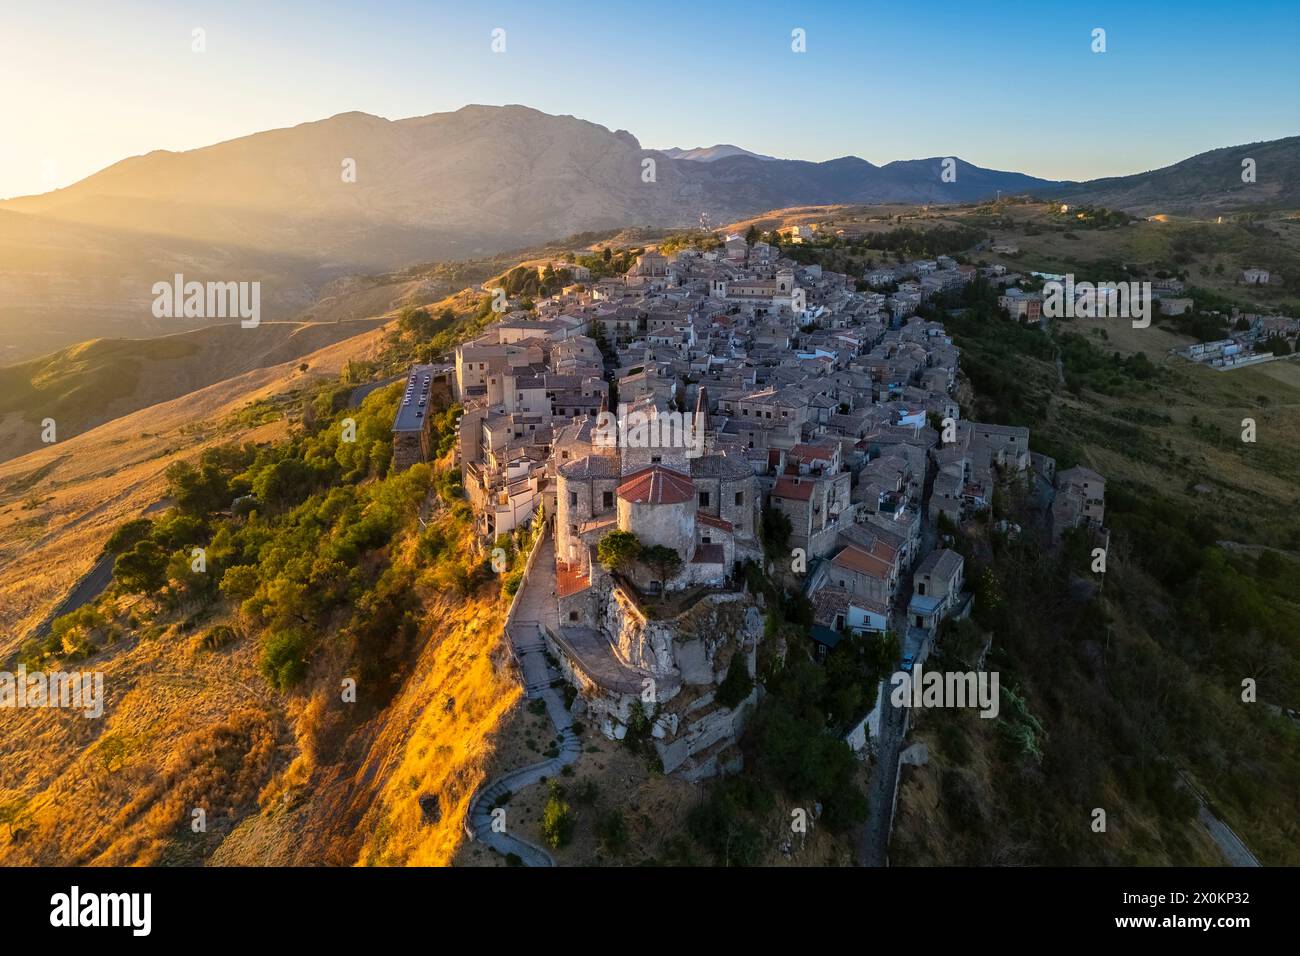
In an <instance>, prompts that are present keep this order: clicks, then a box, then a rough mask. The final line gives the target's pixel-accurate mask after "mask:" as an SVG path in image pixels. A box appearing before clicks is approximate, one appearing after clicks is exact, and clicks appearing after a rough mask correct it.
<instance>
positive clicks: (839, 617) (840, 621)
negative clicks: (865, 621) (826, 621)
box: [835, 614, 844, 631]
mask: <svg viewBox="0 0 1300 956" xmlns="http://www.w3.org/2000/svg"><path fill="white" fill-rule="evenodd" d="M835 630H837V631H842V630H844V615H843V614H836V615H835Z"/></svg>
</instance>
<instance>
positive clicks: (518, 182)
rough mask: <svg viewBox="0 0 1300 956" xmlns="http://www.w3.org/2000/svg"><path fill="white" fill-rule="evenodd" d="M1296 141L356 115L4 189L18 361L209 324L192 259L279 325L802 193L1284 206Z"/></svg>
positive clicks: (9, 343) (2, 307)
mask: <svg viewBox="0 0 1300 956" xmlns="http://www.w3.org/2000/svg"><path fill="white" fill-rule="evenodd" d="M1294 144H1295V140H1294V139H1292V140H1283V141H1280V142H1279V143H1272V144H1267V143H1266V144H1257V146H1255V147H1250V149H1251V150H1253V151H1254V152H1257V153H1258V154H1259V156H1258V159H1259V175H1260V183H1259V184H1258V187H1257V188H1253V189H1243V188H1241V184H1240V179H1239V169H1238V171H1237V174H1236V178H1235V179H1234V176H1231V175H1229V173H1232V170H1233V168H1234V163H1236V162H1237V159H1236V156H1237V154H1238V153H1239V152H1240V150H1239V149H1238V150H1219V151H1216V152H1215V153H1209V154H1205V156H1204V157H1195V158H1194V159H1192V160H1188V161H1187V162H1186V163H1183V164H1179V165H1178V166H1175V167H1170V169H1169V170H1162V171H1158V172H1156V173H1146V174H1141V175H1140V176H1137V177H1122V178H1119V179H1115V180H1098V181H1095V182H1093V183H1085V184H1075V183H1062V182H1053V181H1049V180H1043V179H1037V178H1035V177H1032V176H1026V175H1024V174H1022V173H1016V172H1004V171H999V170H991V169H984V168H981V167H979V166H975V165H973V164H970V163H967V162H965V161H964V160H960V159H955V171H956V177H955V179H953V181H951V182H948V181H946V178H945V177H944V176H943V175H942V173H943V167H944V159H943V158H942V157H932V158H929V159H917V160H907V161H898V162H892V163H888V164H886V165H884V166H876V165H873V164H872V163H869V162H867V161H866V160H863V159H859V158H857V157H853V156H846V157H843V158H840V159H833V160H829V161H826V162H820V163H813V162H805V161H801V160H786V159H772V158H768V157H761V156H758V155H756V154H753V153H751V152H749V151H747V150H742V149H740V148H739V147H735V146H732V145H729V144H724V145H719V146H712V147H706V148H697V149H693V150H669V151H661V150H650V149H645V148H643V147H642V146H641V144H640V143H639V142H638V141H637V139H636V137H634V136H633V135H632V134H631V133H629V132H627V131H626V130H616V131H611V130H609V129H606V128H605V127H603V126H599V125H597V124H595V123H589V122H586V121H584V120H580V119H577V118H575V117H572V116H551V115H548V114H545V113H541V112H538V111H537V110H534V109H529V108H527V107H523V106H502V107H496V106H467V107H465V108H463V109H460V110H457V111H455V112H452V113H436V114H433V115H430V116H421V117H414V118H411V119H403V120H396V121H393V120H387V119H383V118H381V117H378V116H371V115H368V114H365V113H343V114H340V115H338V116H334V117H331V118H330V119H326V120H320V121H318V122H313V123H304V124H302V125H300V126H295V127H292V128H288V129H277V130H270V131H267V132H263V133H256V134H254V135H251V136H244V137H241V138H239V139H234V140H230V141H228V142H223V143H218V144H216V145H213V146H208V147H205V148H202V149H195V150H190V151H187V152H181V153H174V152H167V151H156V152H152V153H148V154H146V155H144V156H137V157H133V158H131V159H126V160H123V161H122V162H120V163H116V164H114V165H113V166H110V167H109V168H107V169H105V170H103V171H101V172H99V173H96V174H95V175H93V176H90V177H88V178H86V179H84V180H82V181H80V182H78V183H75V184H73V185H72V186H69V187H67V188H65V189H60V190H57V191H55V192H52V193H46V194H44V195H41V196H27V197H21V198H18V199H12V200H8V201H5V202H0V262H3V263H4V264H5V265H4V269H3V270H0V342H3V343H5V348H4V350H0V362H4V361H6V360H8V361H13V360H15V359H19V358H22V357H25V356H29V355H33V354H40V353H42V352H48V351H51V350H53V349H55V348H59V347H61V346H64V345H67V344H70V343H71V342H74V341H80V340H83V339H86V338H89V337H92V336H96V335H107V336H116V337H133V336H136V335H140V334H150V335H157V334H161V333H162V332H164V331H167V332H171V331H179V330H181V329H185V328H193V327H199V326H202V325H203V324H205V323H204V320H201V319H200V320H192V319H191V320H182V319H175V320H173V319H165V320H159V319H155V318H154V317H153V316H152V314H151V312H150V302H151V298H152V297H151V295H150V289H151V287H152V285H153V283H155V282H158V281H160V280H169V279H170V278H171V277H172V275H173V274H175V273H177V272H180V273H183V274H184V275H185V277H186V278H187V279H191V280H198V281H211V280H216V281H231V280H241V281H242V280H249V281H252V280H257V281H260V282H261V283H262V290H261V291H262V308H263V318H264V320H266V321H273V320H280V319H292V318H294V317H295V316H296V315H298V314H300V313H301V311H302V310H303V309H304V308H306V307H307V306H309V305H310V304H311V303H312V302H313V301H314V299H315V298H316V296H317V295H318V293H319V292H320V290H321V288H322V287H323V286H325V285H326V284H328V283H329V282H331V281H332V280H334V279H337V278H338V277H339V276H341V275H347V274H367V273H375V272H383V271H387V270H391V269H394V268H397V267H401V266H403V265H407V264H411V263H417V262H431V261H436V260H450V259H467V258H471V257H476V256H480V255H484V254H490V253H494V252H498V251H502V250H505V249H518V248H521V247H523V246H528V245H534V244H537V243H540V242H544V241H546V240H551V239H556V238H560V237H564V236H569V235H574V234H576V233H580V232H588V231H597V230H613V229H619V228H623V227H627V226H650V227H675V226H688V225H694V224H695V223H696V222H697V221H698V219H699V216H700V214H701V213H707V214H708V215H709V217H710V219H711V221H713V222H731V221H736V220H739V219H743V218H747V217H750V216H753V215H756V214H759V213H762V212H765V211H767V210H770V209H777V208H786V207H790V206H797V205H821V204H832V203H855V204H862V203H881V202H889V203H923V202H966V201H976V200H982V199H986V198H992V197H993V196H996V195H997V194H998V193H999V191H1000V192H1002V193H1004V194H1005V193H1033V194H1039V195H1042V196H1044V197H1045V198H1051V197H1053V196H1057V195H1075V196H1078V197H1079V198H1081V199H1082V198H1094V197H1095V198H1097V199H1098V201H1105V202H1107V204H1109V205H1115V206H1125V205H1130V204H1133V203H1139V204H1144V205H1152V204H1159V203H1160V202H1161V201H1163V199H1164V198H1165V194H1168V195H1171V196H1176V197H1177V198H1178V201H1179V202H1182V203H1187V204H1190V203H1193V202H1205V201H1215V202H1217V201H1220V200H1222V201H1228V202H1243V203H1244V202H1246V201H1255V199H1256V198H1260V199H1265V200H1266V201H1275V200H1277V199H1278V198H1279V197H1287V196H1291V195H1293V191H1294V189H1295V188H1296V186H1295V183H1296V182H1297V180H1298V179H1300V177H1295V176H1292V177H1291V180H1290V182H1291V186H1289V187H1288V189H1289V190H1291V191H1287V190H1284V189H1281V188H1280V187H1279V186H1278V185H1277V184H1278V182H1279V180H1278V179H1277V177H1278V176H1279V175H1281V171H1282V170H1285V169H1291V170H1294V166H1295V157H1294V153H1295V147H1294ZM1220 154H1222V157H1221V158H1219V159H1214V160H1213V161H1211V160H1207V159H1206V157H1219V155H1220ZM1288 154H1290V155H1289V158H1288ZM1288 162H1289V163H1290V165H1289V166H1288V165H1286V164H1287V163H1288ZM353 169H355V176H354V177H353V176H350V175H349V173H350V172H351V171H352V170H353ZM1269 184H1272V185H1269ZM6 352H7V354H6Z"/></svg>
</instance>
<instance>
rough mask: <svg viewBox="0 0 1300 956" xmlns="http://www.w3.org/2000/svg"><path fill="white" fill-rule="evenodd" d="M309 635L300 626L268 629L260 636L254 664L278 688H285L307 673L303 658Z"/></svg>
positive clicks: (308, 642)
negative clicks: (260, 640) (258, 650)
mask: <svg viewBox="0 0 1300 956" xmlns="http://www.w3.org/2000/svg"><path fill="white" fill-rule="evenodd" d="M310 641H311V638H310V636H309V635H308V633H307V631H306V630H304V629H302V628H288V629H286V630H283V631H270V632H268V633H267V634H266V636H264V637H263V638H262V650H261V653H260V654H259V655H258V660H257V667H258V670H260V671H261V672H262V676H263V677H265V678H266V679H267V681H268V682H269V683H270V684H271V685H272V686H273V687H275V688H276V689H277V690H280V691H285V690H288V689H289V688H290V687H292V686H293V685H294V684H296V683H298V681H300V680H302V679H303V677H304V676H305V675H306V673H307V661H306V660H305V657H306V653H307V647H308V645H309V644H310Z"/></svg>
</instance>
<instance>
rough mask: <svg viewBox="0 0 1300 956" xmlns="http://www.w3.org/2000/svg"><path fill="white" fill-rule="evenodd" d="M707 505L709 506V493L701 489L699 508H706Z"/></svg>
mask: <svg viewBox="0 0 1300 956" xmlns="http://www.w3.org/2000/svg"><path fill="white" fill-rule="evenodd" d="M708 506H709V493H708V492H707V491H701V492H700V507H701V508H707V507H708Z"/></svg>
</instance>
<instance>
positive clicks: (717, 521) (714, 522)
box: [695, 511, 736, 531]
mask: <svg viewBox="0 0 1300 956" xmlns="http://www.w3.org/2000/svg"><path fill="white" fill-rule="evenodd" d="M695 520H696V521H699V522H701V523H703V524H707V525H710V526H711V527H714V528H721V529H722V530H723V531H734V530H735V528H736V526H735V525H733V524H732V523H731V522H730V521H727V520H726V519H724V518H719V517H717V516H715V515H711V514H705V513H704V512H703V511H701V512H699V513H697V514H696V515H695Z"/></svg>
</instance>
